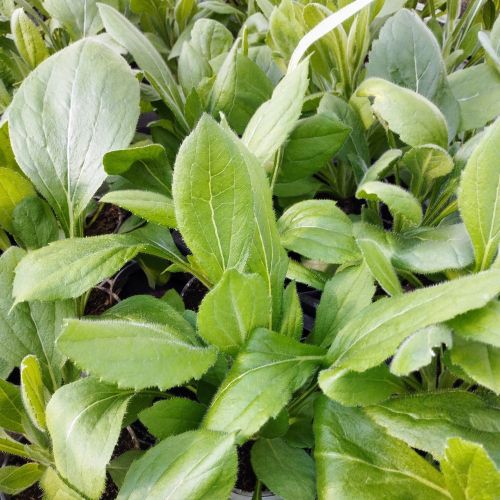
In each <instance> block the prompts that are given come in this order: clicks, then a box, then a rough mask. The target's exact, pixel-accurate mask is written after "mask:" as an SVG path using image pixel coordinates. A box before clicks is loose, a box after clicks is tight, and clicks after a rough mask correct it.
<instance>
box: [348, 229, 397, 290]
mask: <svg viewBox="0 0 500 500" xmlns="http://www.w3.org/2000/svg"><path fill="white" fill-rule="evenodd" d="M355 236H356V243H357V245H358V247H359V248H360V250H361V253H362V255H363V258H364V261H365V263H366V265H367V266H368V268H369V269H370V272H371V274H372V276H373V277H374V278H375V279H376V280H377V282H378V283H379V284H380V286H381V287H382V288H383V289H384V290H385V291H386V292H387V293H388V294H389V295H400V294H401V293H402V292H403V289H402V288H401V283H400V282H399V279H398V275H397V274H396V271H395V269H394V267H393V265H392V262H391V253H390V250H389V248H388V246H387V241H386V233H384V231H382V230H379V228H376V227H373V226H370V225H369V224H366V223H361V224H358V225H357V226H355Z"/></svg>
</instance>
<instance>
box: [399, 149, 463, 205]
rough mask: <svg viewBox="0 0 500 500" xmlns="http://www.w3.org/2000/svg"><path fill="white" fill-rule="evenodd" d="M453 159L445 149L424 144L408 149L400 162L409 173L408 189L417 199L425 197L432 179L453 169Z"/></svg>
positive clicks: (432, 183)
mask: <svg viewBox="0 0 500 500" xmlns="http://www.w3.org/2000/svg"><path fill="white" fill-rule="evenodd" d="M453 167H454V165H453V159H452V158H451V156H450V155H449V154H448V152H447V151H446V150H444V149H443V148H440V147H439V146H435V145H434V144H426V145H423V146H417V147H415V148H411V149H410V150H408V151H407V152H406V153H405V154H404V156H403V158H402V159H401V162H400V168H406V169H408V171H409V172H410V174H411V181H410V191H411V192H412V193H413V194H414V195H415V196H416V197H417V198H419V199H422V198H423V197H425V195H426V194H427V193H428V192H429V190H430V189H431V188H432V187H433V186H434V181H435V180H436V179H438V178H440V177H443V176H445V175H447V174H449V173H450V172H451V171H452V170H453Z"/></svg>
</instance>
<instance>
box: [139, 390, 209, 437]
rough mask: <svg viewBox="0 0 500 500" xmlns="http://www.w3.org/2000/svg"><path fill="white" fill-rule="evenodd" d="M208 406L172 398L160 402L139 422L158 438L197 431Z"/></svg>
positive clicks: (147, 411)
mask: <svg viewBox="0 0 500 500" xmlns="http://www.w3.org/2000/svg"><path fill="white" fill-rule="evenodd" d="M206 410H207V408H206V406H204V405H202V404H201V403H198V402H197V401H192V400H191V399H184V398H172V399H167V400H164V401H158V402H156V403H155V404H154V405H153V406H151V407H150V408H146V409H145V410H143V411H142V412H141V413H140V414H139V420H140V421H141V422H142V424H144V425H145V426H146V428H147V429H148V431H149V432H150V433H151V434H152V435H153V436H155V437H156V438H158V439H160V440H162V439H165V438H167V437H169V436H174V435H176V434H182V433H183V432H187V431H191V430H194V429H196V428H197V427H198V426H199V425H200V422H201V420H202V418H203V415H205V411H206Z"/></svg>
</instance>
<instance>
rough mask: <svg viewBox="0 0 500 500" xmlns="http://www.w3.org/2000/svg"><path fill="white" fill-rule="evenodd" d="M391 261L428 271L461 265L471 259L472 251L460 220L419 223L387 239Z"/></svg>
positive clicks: (408, 267) (458, 267)
mask: <svg viewBox="0 0 500 500" xmlns="http://www.w3.org/2000/svg"><path fill="white" fill-rule="evenodd" d="M388 244H389V246H390V248H391V253H392V255H391V261H392V263H393V264H394V265H395V266H396V267H398V268H401V269H406V270H408V271H411V272H416V273H421V274H430V273H438V272H441V271H445V270H447V269H462V268H464V267H467V266H468V265H470V264H472V262H474V251H473V250H472V244H471V242H470V238H469V235H468V234H467V230H466V229H465V226H464V225H463V224H452V225H450V226H446V225H442V226H439V227H421V228H417V229H415V230H412V231H407V232H406V233H404V234H399V235H397V236H396V237H394V238H389V239H388Z"/></svg>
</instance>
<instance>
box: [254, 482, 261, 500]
mask: <svg viewBox="0 0 500 500" xmlns="http://www.w3.org/2000/svg"><path fill="white" fill-rule="evenodd" d="M252 500H262V483H261V482H260V480H259V479H257V481H255V489H254V490H253V495H252Z"/></svg>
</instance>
